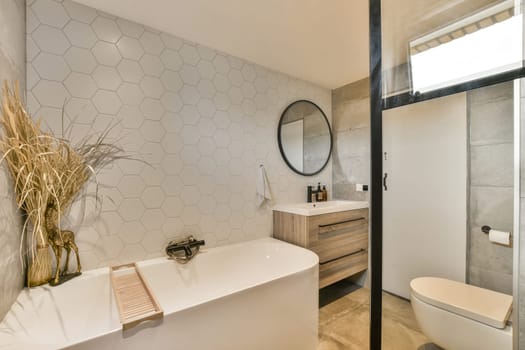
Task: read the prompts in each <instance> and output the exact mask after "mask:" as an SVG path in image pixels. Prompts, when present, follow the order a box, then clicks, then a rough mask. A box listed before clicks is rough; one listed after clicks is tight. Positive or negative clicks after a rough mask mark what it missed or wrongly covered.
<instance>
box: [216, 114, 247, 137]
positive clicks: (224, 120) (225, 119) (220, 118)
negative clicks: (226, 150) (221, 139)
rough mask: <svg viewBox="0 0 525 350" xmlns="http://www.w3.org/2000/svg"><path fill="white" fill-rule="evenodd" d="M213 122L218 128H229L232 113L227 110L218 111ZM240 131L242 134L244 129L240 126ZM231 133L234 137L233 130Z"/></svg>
mask: <svg viewBox="0 0 525 350" xmlns="http://www.w3.org/2000/svg"><path fill="white" fill-rule="evenodd" d="M213 122H214V124H215V126H216V127H217V129H228V128H229V127H230V124H231V119H230V113H228V112H225V111H217V113H215V115H214V116H213ZM239 131H240V133H241V134H242V129H240V128H239ZM229 133H230V135H232V138H233V134H232V130H231V131H230V132H229Z"/></svg>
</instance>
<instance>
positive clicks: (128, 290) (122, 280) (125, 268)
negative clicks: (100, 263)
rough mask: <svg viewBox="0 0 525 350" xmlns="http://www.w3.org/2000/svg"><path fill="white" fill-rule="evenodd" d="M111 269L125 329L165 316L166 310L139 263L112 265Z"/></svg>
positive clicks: (112, 282)
mask: <svg viewBox="0 0 525 350" xmlns="http://www.w3.org/2000/svg"><path fill="white" fill-rule="evenodd" d="M109 271H110V279H111V285H112V287H113V292H114V293H115V299H116V300H117V305H118V311H119V314H120V323H122V329H123V330H127V329H130V328H133V327H135V326H137V325H139V324H140V323H142V322H144V321H149V320H157V319H161V318H163V317H164V311H162V308H161V307H160V305H159V303H158V301H157V299H156V298H155V295H154V294H153V292H152V291H151V289H150V287H149V285H148V283H147V282H146V280H145V279H144V277H143V276H142V274H141V273H140V270H139V269H138V267H137V264H135V263H131V264H125V265H119V266H111V267H110V269H109Z"/></svg>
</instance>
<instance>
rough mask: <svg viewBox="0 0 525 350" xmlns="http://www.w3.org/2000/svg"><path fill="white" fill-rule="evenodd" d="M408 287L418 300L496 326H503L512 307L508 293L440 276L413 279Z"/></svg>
mask: <svg viewBox="0 0 525 350" xmlns="http://www.w3.org/2000/svg"><path fill="white" fill-rule="evenodd" d="M410 289H411V291H412V293H413V295H414V296H416V297H417V298H418V299H420V300H421V301H424V302H426V303H428V304H431V305H433V306H436V307H439V308H441V309H445V310H447V311H450V312H453V313H456V314H458V315H461V316H464V317H468V318H470V319H473V320H476V321H478V322H481V323H484V324H486V325H489V326H492V327H496V328H505V325H506V323H507V319H508V318H509V315H510V312H511V310H512V296H510V295H507V294H502V293H498V292H494V291H492V290H488V289H484V288H479V287H476V286H471V285H468V284H465V283H460V282H456V281H451V280H447V279H444V278H437V277H420V278H416V279H413V280H412V281H411V282H410Z"/></svg>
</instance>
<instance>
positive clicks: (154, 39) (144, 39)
mask: <svg viewBox="0 0 525 350" xmlns="http://www.w3.org/2000/svg"><path fill="white" fill-rule="evenodd" d="M140 43H141V44H142V47H143V48H144V51H145V52H147V53H151V54H154V55H158V54H160V53H161V52H162V50H164V43H163V42H162V40H161V39H160V36H159V35H158V34H154V33H151V32H144V34H142V36H141V37H140Z"/></svg>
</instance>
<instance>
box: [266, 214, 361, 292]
mask: <svg viewBox="0 0 525 350" xmlns="http://www.w3.org/2000/svg"><path fill="white" fill-rule="evenodd" d="M273 236H274V237H275V238H277V239H280V240H283V241H286V242H289V243H293V244H296V245H299V246H301V247H304V248H307V249H310V250H312V251H313V252H315V253H316V254H317V255H318V256H319V288H323V287H325V286H327V285H330V284H332V283H334V282H337V281H339V280H341V279H343V278H346V277H349V276H352V275H355V274H356V273H359V272H362V271H365V270H366V269H367V268H368V208H364V209H355V210H347V211H340V212H336V213H328V214H320V215H313V216H303V215H298V214H291V213H287V212H282V211H275V210H274V212H273Z"/></svg>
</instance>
